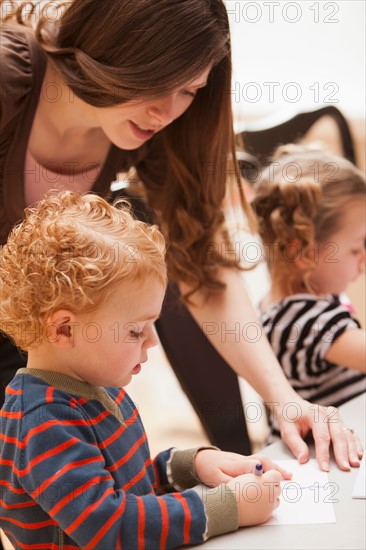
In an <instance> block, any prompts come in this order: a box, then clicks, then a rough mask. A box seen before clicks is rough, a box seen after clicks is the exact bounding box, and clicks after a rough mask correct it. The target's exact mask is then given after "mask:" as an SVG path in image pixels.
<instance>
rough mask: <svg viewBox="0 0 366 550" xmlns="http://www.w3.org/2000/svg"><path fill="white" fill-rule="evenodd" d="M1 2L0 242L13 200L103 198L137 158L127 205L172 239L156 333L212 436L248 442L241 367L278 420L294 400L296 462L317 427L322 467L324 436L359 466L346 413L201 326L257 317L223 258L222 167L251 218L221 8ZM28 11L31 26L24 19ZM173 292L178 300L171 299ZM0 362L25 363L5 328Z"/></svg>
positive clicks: (259, 353) (213, 0) (270, 360)
mask: <svg viewBox="0 0 366 550" xmlns="http://www.w3.org/2000/svg"><path fill="white" fill-rule="evenodd" d="M0 8H2V13H3V18H4V20H5V21H6V22H5V24H3V25H2V26H1V28H0V33H1V36H0V40H1V70H2V86H1V96H0V112H1V119H0V234H1V241H2V242H5V240H6V237H7V234H8V232H9V230H10V228H11V227H12V226H13V224H14V223H15V222H16V221H17V220H19V219H21V218H22V217H23V212H24V207H25V206H27V205H30V204H32V203H35V202H37V201H38V200H39V199H40V198H41V197H42V196H44V194H45V193H47V192H48V190H49V189H51V188H52V189H53V188H55V187H56V188H63V189H65V188H66V189H71V190H76V191H78V192H84V191H94V192H98V193H102V194H106V195H108V194H110V186H111V182H113V181H114V180H115V179H116V178H117V174H118V173H119V172H127V171H128V170H129V169H130V168H134V169H135V170H136V172H137V176H138V179H139V180H141V182H142V184H143V189H144V193H145V196H146V199H147V201H146V203H144V205H143V206H141V203H138V204H137V201H135V204H134V205H135V206H136V205H137V206H138V210H140V211H141V209H142V210H144V211H145V214H144V213H142V216H144V217H145V219H146V205H148V207H149V209H150V210H149V211H150V215H149V219H151V218H152V217H155V214H154V216H152V215H151V211H152V210H153V211H154V212H155V213H156V215H157V218H158V220H157V221H158V222H159V224H160V227H161V228H163V230H164V232H165V233H166V234H167V236H168V238H169V243H170V245H169V249H168V253H167V260H168V268H169V274H170V279H171V281H172V282H171V285H170V287H169V291H168V296H167V300H166V303H165V305H164V308H163V312H162V315H161V318H160V320H159V322H158V323H157V329H158V332H159V337H160V339H161V341H162V343H163V345H164V348H165V350H166V352H167V354H168V357H169V359H170V362H171V364H172V366H173V368H174V370H175V373H176V374H177V377H178V378H179V380H180V382H181V383H182V385H183V387H184V389H185V391H186V392H187V394H188V396H189V397H190V399H191V401H192V403H193V404H194V406H195V409H196V412H197V413H198V415H199V417H200V419H201V420H202V422H203V424H204V427H205V429H206V430H207V432H208V435H209V437H210V439H211V440H212V441H213V442H214V443H215V444H216V445H218V446H220V447H222V448H224V449H227V450H231V451H237V452H242V453H246V452H247V453H248V452H250V446H249V445H248V444H246V437H245V435H246V434H245V420H244V415H243V408H242V403H241V397H240V391H239V385H238V382H237V376H236V375H237V374H239V375H242V376H245V377H246V378H247V379H248V381H249V382H250V383H251V384H252V385H253V386H254V387H255V389H256V390H257V391H258V392H259V393H260V394H261V395H262V397H263V399H264V400H265V401H271V402H273V401H276V402H279V403H280V408H279V418H280V421H282V419H281V412H280V411H281V410H282V408H283V407H284V406H285V405H286V403H288V402H294V401H296V402H297V403H298V405H299V407H300V409H301V411H302V414H301V417H300V418H299V419H298V420H297V421H296V422H290V423H288V422H287V423H286V422H284V421H282V428H283V430H282V432H283V437H284V439H285V441H286V442H287V443H288V445H289V446H290V448H291V449H292V451H293V452H294V453H295V454H296V456H297V457H298V458H299V460H301V461H306V460H307V458H308V456H309V451H308V448H307V446H306V444H305V443H304V442H303V440H302V438H303V436H304V434H305V433H306V432H308V431H309V430H313V432H314V435H315V439H316V441H317V444H316V447H317V457H318V460H319V463H320V464H321V465H322V467H328V464H329V462H328V461H329V450H328V443H326V441H329V440H333V441H340V442H341V443H342V444H341V445H337V449H336V455H337V460H338V464H339V465H340V467H341V468H343V469H348V468H349V465H350V463H351V464H353V465H357V464H358V459H357V454H358V452H360V448H359V446H358V445H359V443H358V440H357V438H354V437H353V436H352V437H351V436H350V434H347V435H346V434H345V433H344V432H343V431H342V429H341V427H342V423H341V422H339V423H338V424H337V425H334V424H329V423H328V422H327V421H325V422H324V423H318V422H314V418H313V416H314V415H313V411H312V410H311V409H310V404H309V403H307V402H305V401H303V400H302V399H301V398H300V397H299V396H297V395H296V394H295V392H294V391H293V390H292V388H291V387H290V385H289V384H288V383H287V381H286V378H285V377H284V376H283V373H282V372H281V369H280V366H279V365H278V363H277V361H276V360H275V357H274V355H273V353H272V351H271V349H270V346H269V345H268V342H267V341H266V339H265V337H264V338H262V339H261V340H260V341H259V342H258V343H256V344H255V350H254V349H253V344H252V343H251V342H249V343H248V342H247V341H245V340H244V339H243V340H241V341H240V342H239V343H237V344H235V345H234V346H233V345H232V344H231V341H230V340H228V341H223V339H222V338H221V336H220V333H219V331H217V332H216V333H215V334H210V335H209V334H207V335H205V334H203V333H202V331H201V328H200V327H201V326H207V323H211V324H212V323H214V324H217V326H221V323H225V324H226V326H228V327H230V326H232V324H233V322H234V323H235V322H239V323H240V324H241V325H242V326H245V325H246V324H247V323H248V322H256V317H255V314H254V312H253V309H252V307H251V303H250V300H249V298H248V297H247V296H246V294H245V290H244V289H243V286H242V283H241V279H240V274H239V271H238V267H239V266H238V259H236V258H235V257H234V258H233V257H230V255H229V256H225V250H226V249H227V246H226V245H229V243H228V238H227V235H226V233H225V230H224V226H223V222H224V214H223V208H222V203H223V199H224V196H225V193H226V183H227V174H228V171H229V168H230V172H231V174H233V178H234V180H235V181H236V185H237V186H238V188H239V192H240V195H241V198H242V203H243V208H244V210H245V211H246V212H247V214H248V215H249V216H250V214H249V210H248V207H247V204H246V202H245V199H244V196H243V193H242V188H241V183H240V177H239V171H238V168H237V163H236V158H235V146H234V134H233V124H232V112H231V96H230V93H229V91H230V89H231V48H230V35H229V23H228V16H227V13H226V9H225V4H224V2H223V1H222V0H139V1H136V2H131V1H130V0H113V1H109V0H108V1H105V2H97V1H96V0H74V1H72V2H71V1H70V2H63V3H62V2H61V3H58V2H56V1H52V2H11V1H9V0H7V1H2V0H0ZM15 18H16V24H14V23H13V22H14V19H15ZM29 18H30V19H31V20H33V21H34V20H35V21H36V26H35V31H34V32H33V30H32V29H31V28H30V27H29V25H24V23H28V22H29ZM19 23H23V25H21V24H19ZM228 159H231V161H229V160H228ZM229 162H230V163H231V164H232V165H233V166H232V167H229ZM213 244H214V245H215V246H212V245H213ZM207 250H209V253H206V252H207ZM222 251H223V252H222ZM181 294H183V295H184V296H185V297H186V298H189V300H190V301H189V303H188V302H187V300H186V303H187V305H188V308H187V307H185V306H184V305H181V306H180V307H178V304H179V303H180V295H181ZM238 296H240V299H238ZM0 356H1V366H2V367H1V382H2V385H4V384H6V383H7V382H8V381H9V380H10V379H11V378H12V377H13V376H14V373H15V371H16V369H17V368H19V366H22V364H25V359H24V358H20V356H19V353H18V352H17V350H16V348H14V347H13V346H12V345H11V344H10V342H9V340H7V339H5V338H3V339H2V341H1V342H0ZM258 364H261V365H262V367H261V368H262V372H261V375H260V376H258ZM231 369H233V370H231ZM233 371H234V372H233ZM212 404H213V406H212ZM232 410H235V411H236V412H235V414H234V415H233V414H231V412H230V411H232ZM226 411H229V414H226ZM320 414H321V415H324V413H323V412H322V411H320Z"/></svg>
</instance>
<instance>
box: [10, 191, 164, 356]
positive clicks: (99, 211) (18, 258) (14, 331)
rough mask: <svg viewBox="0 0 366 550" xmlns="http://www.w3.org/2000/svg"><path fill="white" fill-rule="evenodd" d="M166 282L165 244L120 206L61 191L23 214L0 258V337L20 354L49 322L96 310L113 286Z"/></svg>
mask: <svg viewBox="0 0 366 550" xmlns="http://www.w3.org/2000/svg"><path fill="white" fill-rule="evenodd" d="M152 277H154V278H156V279H157V280H158V281H160V282H161V283H162V284H163V285H164V286H165V285H166V283H167V274H166V266H165V241H164V238H163V236H162V234H161V233H160V231H159V230H158V228H157V227H156V226H149V225H148V224H145V223H143V222H140V221H137V220H135V219H133V217H132V216H131V214H130V212H129V208H128V203H126V202H125V201H122V200H119V201H117V202H116V203H115V205H113V206H112V205H110V204H108V203H107V202H106V201H105V200H104V199H103V198H101V197H99V196H97V195H95V194H86V195H79V194H77V193H74V192H71V191H63V192H61V193H58V194H55V195H52V196H50V197H47V198H45V199H43V200H41V201H40V202H39V203H38V205H37V207H34V208H28V209H26V211H25V219H24V220H23V221H22V222H21V223H20V224H19V225H17V226H16V227H14V229H13V230H12V232H11V233H10V235H9V238H8V241H7V243H6V244H5V245H4V246H3V248H2V249H1V253H0V330H1V331H3V332H5V333H6V334H8V335H9V336H10V337H11V338H12V339H13V340H14V342H15V343H16V344H17V345H18V346H19V347H21V348H23V349H28V348H29V347H30V346H32V345H33V344H35V343H36V342H39V341H41V340H42V335H43V334H44V332H45V327H46V322H47V318H48V317H49V315H50V314H51V313H52V312H53V311H55V310H57V309H63V308H66V309H69V310H71V311H73V312H81V311H91V310H93V309H96V308H97V307H99V306H100V305H101V304H102V303H103V302H104V301H105V300H106V299H107V298H108V297H109V296H110V294H111V293H112V292H113V290H114V289H115V288H116V285H118V284H126V283H137V284H139V283H141V282H142V281H144V282H145V281H148V280H149V279H151V278H152Z"/></svg>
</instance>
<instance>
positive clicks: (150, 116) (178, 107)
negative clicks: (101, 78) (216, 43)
mask: <svg viewBox="0 0 366 550" xmlns="http://www.w3.org/2000/svg"><path fill="white" fill-rule="evenodd" d="M210 70H211V68H207V69H206V70H205V71H203V72H202V73H201V74H199V75H198V76H197V78H194V79H193V80H191V81H189V82H187V83H186V84H185V85H183V86H180V87H179V88H178V89H177V90H175V91H174V92H173V93H171V94H169V95H164V96H161V97H157V98H153V99H147V100H136V101H135V100H134V101H129V102H127V103H123V104H121V105H114V106H112V107H98V108H95V109H96V113H95V114H96V117H97V120H98V122H99V125H100V128H101V130H102V131H103V132H104V134H105V135H106V136H107V138H108V139H109V140H110V141H111V142H112V143H113V144H114V145H116V146H117V147H119V148H120V149H127V150H130V149H137V148H138V147H141V145H143V143H144V142H145V141H147V140H149V139H150V138H151V137H152V136H153V135H154V134H155V133H156V132H159V131H160V130H162V129H163V128H165V127H166V126H168V124H170V123H171V122H173V120H175V119H177V118H178V117H180V116H181V115H182V114H183V113H184V112H185V111H186V110H187V109H188V107H189V106H190V105H191V103H192V101H193V100H194V97H195V95H196V93H197V90H198V89H199V88H203V87H204V86H205V85H206V83H207V79H208V75H209V73H210Z"/></svg>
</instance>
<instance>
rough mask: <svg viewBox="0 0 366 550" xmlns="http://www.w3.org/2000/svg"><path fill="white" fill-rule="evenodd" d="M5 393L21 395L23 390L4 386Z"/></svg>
mask: <svg viewBox="0 0 366 550" xmlns="http://www.w3.org/2000/svg"><path fill="white" fill-rule="evenodd" d="M5 393H7V394H9V395H22V393H23V390H14V389H13V388H11V387H10V386H6V388H5Z"/></svg>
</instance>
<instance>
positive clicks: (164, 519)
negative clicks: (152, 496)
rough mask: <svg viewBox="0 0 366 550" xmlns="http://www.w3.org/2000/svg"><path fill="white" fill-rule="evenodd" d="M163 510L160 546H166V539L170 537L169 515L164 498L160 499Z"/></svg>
mask: <svg viewBox="0 0 366 550" xmlns="http://www.w3.org/2000/svg"><path fill="white" fill-rule="evenodd" d="M158 502H159V504H160V510H161V535H160V545H159V548H161V549H162V548H166V541H167V538H168V531H169V516H168V509H167V506H166V503H165V501H164V500H163V499H162V498H159V499H158Z"/></svg>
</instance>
